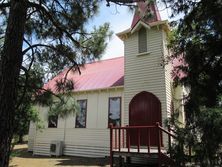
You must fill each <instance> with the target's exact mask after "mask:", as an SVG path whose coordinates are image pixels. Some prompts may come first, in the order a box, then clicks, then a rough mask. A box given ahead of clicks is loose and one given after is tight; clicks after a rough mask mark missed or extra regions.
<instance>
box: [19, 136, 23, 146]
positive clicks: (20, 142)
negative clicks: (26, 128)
mask: <svg viewBox="0 0 222 167" xmlns="http://www.w3.org/2000/svg"><path fill="white" fill-rule="evenodd" d="M18 143H19V144H22V143H23V135H21V134H20V135H19V139H18Z"/></svg>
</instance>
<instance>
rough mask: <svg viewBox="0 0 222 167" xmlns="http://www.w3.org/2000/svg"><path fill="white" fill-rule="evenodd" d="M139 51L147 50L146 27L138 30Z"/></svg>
mask: <svg viewBox="0 0 222 167" xmlns="http://www.w3.org/2000/svg"><path fill="white" fill-rule="evenodd" d="M138 47H139V53H144V52H147V34H146V29H145V28H144V27H142V28H141V29H140V30H139V32H138Z"/></svg>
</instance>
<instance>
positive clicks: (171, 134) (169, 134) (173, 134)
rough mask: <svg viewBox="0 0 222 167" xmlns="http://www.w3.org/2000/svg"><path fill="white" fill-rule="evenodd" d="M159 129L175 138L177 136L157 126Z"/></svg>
mask: <svg viewBox="0 0 222 167" xmlns="http://www.w3.org/2000/svg"><path fill="white" fill-rule="evenodd" d="M159 129H161V130H162V131H163V132H165V133H166V134H168V135H170V136H172V137H174V138H175V139H176V138H177V136H176V135H174V134H172V133H170V132H168V131H167V130H165V129H163V128H162V127H161V126H159Z"/></svg>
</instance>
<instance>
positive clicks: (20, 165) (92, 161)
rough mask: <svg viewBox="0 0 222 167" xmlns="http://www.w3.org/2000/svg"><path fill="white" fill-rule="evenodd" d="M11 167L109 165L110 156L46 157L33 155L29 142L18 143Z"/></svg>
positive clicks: (98, 166) (105, 166)
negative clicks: (29, 150) (30, 151)
mask: <svg viewBox="0 0 222 167" xmlns="http://www.w3.org/2000/svg"><path fill="white" fill-rule="evenodd" d="M9 166H10V167H53V166H58V167H62V166H64V167H73V166H75V167H84V166H86V167H87V166H89V167H108V166H109V159H108V158H82V157H71V156H62V157H58V158H56V157H46V156H33V155H32V153H29V152H27V144H23V145H16V146H15V148H14V151H13V153H12V158H11V161H10V165H9Z"/></svg>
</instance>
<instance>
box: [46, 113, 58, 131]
mask: <svg viewBox="0 0 222 167" xmlns="http://www.w3.org/2000/svg"><path fill="white" fill-rule="evenodd" d="M57 125H58V116H55V115H51V116H49V118H48V128H57Z"/></svg>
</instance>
